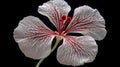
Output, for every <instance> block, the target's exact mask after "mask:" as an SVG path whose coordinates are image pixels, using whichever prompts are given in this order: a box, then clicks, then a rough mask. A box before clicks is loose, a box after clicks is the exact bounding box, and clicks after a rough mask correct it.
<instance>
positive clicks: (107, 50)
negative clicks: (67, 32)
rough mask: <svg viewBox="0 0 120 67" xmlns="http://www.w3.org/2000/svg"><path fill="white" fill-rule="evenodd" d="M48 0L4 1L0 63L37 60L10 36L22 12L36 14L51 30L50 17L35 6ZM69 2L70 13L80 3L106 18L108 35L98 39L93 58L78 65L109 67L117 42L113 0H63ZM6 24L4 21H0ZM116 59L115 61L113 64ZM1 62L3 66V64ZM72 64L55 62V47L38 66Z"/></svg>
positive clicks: (28, 65)
mask: <svg viewBox="0 0 120 67" xmlns="http://www.w3.org/2000/svg"><path fill="white" fill-rule="evenodd" d="M47 1H48V0H26V1H25V0H19V1H17V0H16V1H5V2H3V5H2V6H4V7H2V10H1V11H3V12H2V13H3V14H1V15H3V16H2V17H3V18H4V19H1V20H3V21H4V22H1V23H2V24H1V27H2V28H1V33H2V34H3V35H2V36H1V39H2V40H1V42H2V43H1V45H0V53H1V55H0V56H1V57H0V61H1V62H2V63H1V62H0V67H34V66H35V65H36V64H37V62H38V60H33V59H30V58H27V57H25V56H24V54H23V53H22V52H21V51H20V49H19V47H18V45H17V43H16V42H15V41H14V39H13V30H14V28H16V27H17V25H18V22H19V21H20V20H21V19H23V17H25V16H29V15H33V16H36V17H39V18H40V19H41V20H42V21H43V22H46V24H47V25H48V26H49V27H50V28H51V29H53V30H55V29H54V27H53V26H52V25H51V24H48V23H47V22H49V20H48V19H47V18H46V17H44V16H42V15H40V14H39V13H38V12H37V9H38V6H39V5H42V4H43V3H44V2H47ZM66 1H67V2H68V4H69V5H70V6H71V8H72V9H71V12H70V14H69V15H70V16H72V14H73V13H74V9H75V8H76V7H79V6H82V5H89V6H91V7H92V8H96V9H98V10H99V12H100V13H101V15H102V16H103V17H104V19H105V20H106V29H107V31H108V33H107V36H106V38H105V39H104V40H102V41H97V43H98V48H99V51H98V54H97V57H96V59H95V61H94V62H92V63H87V64H84V65H83V66H80V67H99V66H100V67H106V66H107V67H108V66H109V65H111V66H115V65H116V64H117V63H116V62H117V61H115V60H116V59H115V58H116V57H117V56H115V55H116V54H115V53H116V51H115V52H114V51H113V50H116V49H115V48H114V46H116V45H119V44H115V42H113V40H115V39H114V38H113V32H114V30H113V26H114V24H113V23H115V21H114V20H113V19H114V17H113V16H114V13H115V12H113V11H114V9H115V8H114V6H113V5H114V2H113V1H110V0H109V1H107V0H106V1H105V0H66ZM3 24H5V25H3ZM114 63H116V64H114ZM3 65H4V66H3ZM50 66H52V67H71V66H66V65H65V66H64V65H61V64H59V63H58V61H57V60H56V51H54V52H53V53H52V54H51V55H50V56H49V57H48V58H46V59H45V60H44V61H43V63H42V64H41V66H40V67H50Z"/></svg>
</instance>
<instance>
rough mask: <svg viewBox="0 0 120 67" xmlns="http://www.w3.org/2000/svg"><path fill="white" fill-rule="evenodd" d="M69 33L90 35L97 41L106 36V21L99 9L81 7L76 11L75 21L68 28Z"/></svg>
mask: <svg viewBox="0 0 120 67" xmlns="http://www.w3.org/2000/svg"><path fill="white" fill-rule="evenodd" d="M67 30H68V33H82V34H84V35H90V36H92V37H93V38H95V39H96V40H102V39H103V38H104V37H105V36H106V30H105V20H104V18H103V17H102V16H101V15H100V13H99V12H98V10H97V9H92V8H91V7H89V6H81V7H78V8H76V9H75V11H74V15H73V19H72V21H71V23H70V25H69V26H68V28H67Z"/></svg>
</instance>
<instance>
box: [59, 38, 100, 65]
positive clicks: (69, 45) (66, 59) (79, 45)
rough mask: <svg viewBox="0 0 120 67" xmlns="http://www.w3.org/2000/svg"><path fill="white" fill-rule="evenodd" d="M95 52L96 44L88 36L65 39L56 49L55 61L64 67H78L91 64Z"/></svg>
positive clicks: (96, 49)
mask: <svg viewBox="0 0 120 67" xmlns="http://www.w3.org/2000/svg"><path fill="white" fill-rule="evenodd" d="M97 51H98V47H97V44H96V42H95V41H94V39H93V38H92V37H90V36H81V37H79V38H75V37H66V38H65V39H64V42H63V44H62V45H61V46H60V47H59V48H58V51H57V60H58V61H59V62H60V63H61V64H64V65H72V66H79V65H83V64H84V63H88V62H93V60H94V59H95V57H96V54H97Z"/></svg>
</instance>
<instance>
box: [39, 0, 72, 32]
mask: <svg viewBox="0 0 120 67" xmlns="http://www.w3.org/2000/svg"><path fill="white" fill-rule="evenodd" d="M70 10H71V7H70V6H69V5H68V4H67V3H66V2H65V1H64V0H50V1H48V2H46V3H44V4H43V5H40V6H39V8H38V12H39V13H40V14H42V15H45V16H47V17H48V18H49V19H50V21H51V22H52V23H53V25H54V26H55V27H56V28H57V30H60V29H61V25H62V23H60V20H61V17H62V16H63V15H66V16H67V14H68V12H69V11H70Z"/></svg>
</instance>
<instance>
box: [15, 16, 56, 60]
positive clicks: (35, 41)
mask: <svg viewBox="0 0 120 67" xmlns="http://www.w3.org/2000/svg"><path fill="white" fill-rule="evenodd" d="M53 33H54V32H52V31H51V30H50V29H49V28H48V27H46V26H45V25H44V24H43V22H42V21H41V20H39V19H38V18H37V17H33V16H27V17H25V18H24V19H23V20H21V21H20V23H19V25H18V27H17V28H16V29H15V30H14V39H15V41H16V42H17V43H18V45H19V47H20V49H21V51H22V52H23V53H24V54H25V55H26V56H27V57H30V58H33V59H40V58H44V57H46V56H48V55H49V53H50V51H51V43H52V40H53V38H54V36H53V35H52V34H53Z"/></svg>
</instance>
